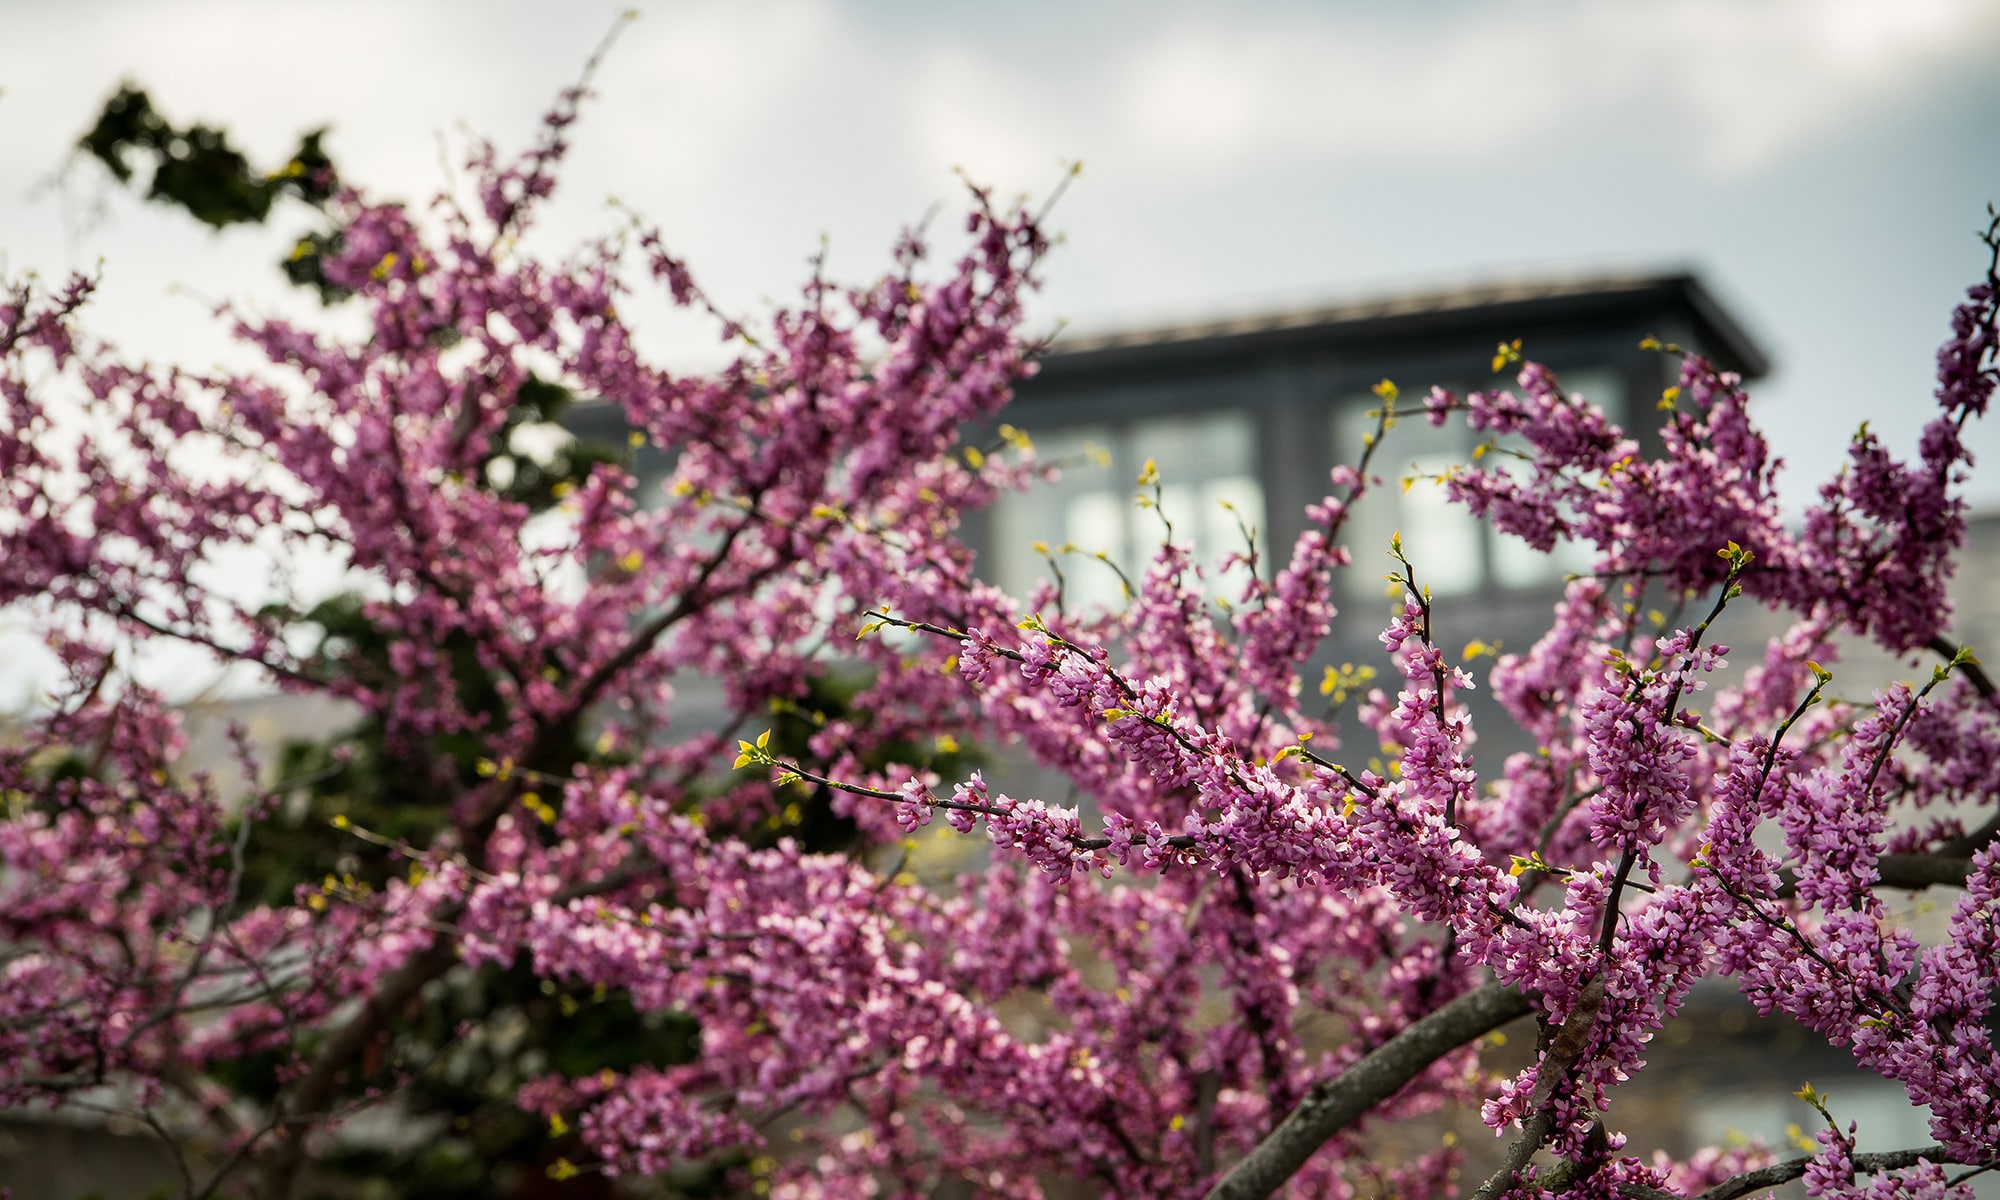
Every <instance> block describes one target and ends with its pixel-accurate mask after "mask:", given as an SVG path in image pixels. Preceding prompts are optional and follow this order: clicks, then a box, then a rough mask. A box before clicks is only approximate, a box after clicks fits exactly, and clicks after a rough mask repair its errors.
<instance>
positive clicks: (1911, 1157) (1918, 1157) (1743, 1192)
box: [1623, 1146, 1959, 1200]
mask: <svg viewBox="0 0 2000 1200" xmlns="http://www.w3.org/2000/svg"><path fill="white" fill-rule="evenodd" d="M1853 1157H1854V1170H1855V1171H1856V1173H1858V1174H1864V1175H1873V1174H1876V1173H1878V1172H1881V1171H1895V1170H1900V1169H1902V1168H1904V1167H1914V1166H1916V1165H1917V1164H1918V1163H1920V1162H1934V1163H1940V1164H1942V1163H1955V1162H1958V1161H1959V1160H1958V1158H1957V1157H1956V1156H1955V1155H1953V1154H1952V1152H1951V1151H1949V1150H1947V1149H1945V1148H1944V1147H1943V1146H1925V1147H1923V1148H1922V1149H1920V1150H1890V1151H1887V1152H1884V1153H1881V1154H1856V1155H1854V1156H1853ZM1812 1161H1813V1156H1811V1155H1806V1156H1804V1157H1801V1158H1788V1159H1786V1160H1785V1161H1784V1162H1779V1163H1772V1164H1771V1165H1770V1166H1768V1167H1760V1168H1758V1169H1757V1170H1755V1171H1745V1172H1744V1173H1743V1174H1741V1175H1738V1176H1736V1177H1735V1178H1734V1179H1726V1180H1724V1181H1722V1182H1721V1183H1718V1184H1716V1185H1715V1186H1714V1187H1712V1188H1710V1189H1708V1190H1707V1191H1705V1192H1702V1193H1701V1194H1700V1195H1698V1196H1695V1197H1694V1198H1693V1200H1737V1197H1739V1196H1747V1195H1749V1194H1750V1193H1751V1192H1757V1191H1762V1190H1763V1189H1765V1188H1771V1187H1777V1186H1778V1185H1779V1184H1781V1183H1790V1182H1791V1181H1792V1180H1794V1179H1797V1178H1798V1177H1799V1176H1801V1175H1804V1174H1805V1173H1806V1167H1807V1166H1808V1165H1810V1164H1811V1163H1812ZM1623 1191H1624V1193H1625V1194H1626V1195H1627V1196H1629V1197H1631V1198H1632V1200H1662V1198H1666V1197H1672V1196H1673V1193H1672V1192H1662V1191H1659V1190H1658V1189H1656V1188H1641V1187H1631V1186H1628V1187H1626V1188H1624V1189H1623Z"/></svg>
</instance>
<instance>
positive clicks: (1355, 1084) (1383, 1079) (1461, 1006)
mask: <svg viewBox="0 0 2000 1200" xmlns="http://www.w3.org/2000/svg"><path fill="white" fill-rule="evenodd" d="M1530 1011H1531V1008H1530V1006H1529V1004H1528V1000H1527V998H1526V997H1525V996H1523V995H1521V993H1519V992H1517V991H1515V990H1514V989H1513V988H1511V987H1506V986H1504V985H1501V984H1497V983H1491V984H1487V985H1486V986H1485V987H1482V988H1480V989H1478V990H1477V991H1471V992H1467V993H1465V994H1464V995H1463V996H1460V997H1458V998H1457V999H1456V1000H1453V1001H1451V1002H1450V1003H1448V1004H1446V1005H1445V1006H1444V1007H1442V1008H1440V1009H1438V1010H1437V1011H1436V1012H1433V1013H1431V1014H1430V1015H1429V1016H1427V1017H1424V1018H1423V1019H1422V1020H1419V1021H1417V1022H1416V1023H1414V1024H1412V1025H1411V1026H1410V1027H1409V1028H1408V1029H1405V1030H1403V1032H1401V1033H1399V1034H1397V1035H1396V1036H1395V1037H1392V1038H1390V1039H1389V1040H1388V1041H1386V1042H1384V1043H1382V1045H1381V1046H1379V1047H1378V1048H1376V1049H1375V1050H1374V1051H1373V1052H1371V1053H1370V1054H1369V1055H1368V1056H1367V1057H1365V1058H1363V1059H1362V1060H1361V1061H1360V1062H1357V1063H1355V1064H1354V1065H1353V1066H1352V1067H1350V1068H1348V1070H1347V1072H1346V1073H1345V1074H1343V1075H1341V1076H1340V1078H1338V1079H1331V1080H1323V1081H1321V1082H1320V1083H1317V1084H1315V1085H1313V1089H1312V1090H1311V1091H1310V1092H1308V1093H1306V1098H1305V1099H1304V1100H1302V1101H1300V1102H1299V1106H1298V1107H1297V1108H1295V1109H1293V1110H1292V1112H1291V1115H1289V1116H1287V1117H1286V1118H1285V1119H1284V1120H1283V1121H1282V1122H1280V1123H1279V1125H1278V1127H1277V1128H1276V1129H1274V1130H1272V1131H1271V1133H1270V1135H1269V1136H1268V1137H1266V1138H1265V1139H1264V1140H1263V1141H1262V1142H1260V1143H1258V1145H1257V1148H1256V1149H1254V1150H1252V1151H1251V1152H1250V1153H1249V1154H1248V1155H1245V1156H1244V1158H1243V1160H1242V1161H1241V1162H1238V1163H1237V1164H1236V1166H1235V1167H1233V1168H1231V1169H1230V1172H1229V1174H1227V1175H1225V1176H1223V1178H1222V1180H1221V1181H1220V1182H1219V1183H1217V1184H1216V1185H1215V1187H1213V1188H1212V1189H1210V1190H1209V1193H1208V1200H1263V1197H1266V1196H1269V1195H1271V1194H1272V1193H1273V1192H1275V1191H1277V1190H1278V1189H1279V1188H1280V1187H1282V1186H1284V1183H1285V1181H1286V1180H1287V1179H1290V1178H1291V1177H1292V1176H1293V1175H1294V1174H1296V1173H1297V1172H1298V1169H1299V1168H1300V1167H1302V1166H1304V1165H1305V1164H1306V1160H1307V1159H1309V1158H1311V1157H1312V1156H1313V1154H1314V1153H1315V1152H1317V1151H1318V1150H1319V1148H1320V1147H1321V1146H1323V1145H1325V1144H1326V1142H1327V1139H1329V1138H1331V1137H1333V1136H1334V1135H1335V1134H1337V1133H1339V1132H1340V1131H1341V1130H1343V1129H1346V1128H1347V1127H1349V1126H1350V1125H1353V1124H1354V1123H1355V1122H1356V1121H1359V1120H1360V1119H1361V1118H1362V1116H1364V1115H1365V1114H1366V1113H1367V1112H1368V1110H1369V1109H1371V1108H1373V1107H1375V1106H1376V1105H1377V1104H1380V1103H1381V1102H1382V1101H1384V1100H1387V1099H1388V1098H1389V1097H1391V1096H1393V1095H1395V1094H1396V1093H1397V1092H1399V1091H1401V1090H1402V1088H1403V1086H1404V1085H1405V1084H1407V1083H1409V1082H1410V1080H1412V1079H1414V1078H1416V1077H1417V1075H1419V1074H1420V1073H1422V1071H1423V1070H1424V1068H1426V1067H1428V1066H1430V1065H1431V1064H1432V1063H1434V1062H1436V1061H1437V1060H1438V1059H1440V1058H1442V1057H1444V1056H1445V1055H1447V1054H1449V1053H1451V1052H1452V1051H1453V1050H1456V1049H1457V1048H1458V1047H1460V1046H1463V1045H1465V1044H1466V1043H1467V1042H1470V1041H1472V1040H1473V1039H1475V1038H1480V1037H1484V1036H1485V1035H1487V1034H1489V1033H1491V1032H1493V1031H1494V1030H1495V1029H1498V1028H1499V1027H1500V1026H1502V1025H1505V1024H1506V1023H1507V1022H1509V1021H1512V1020H1514V1019H1515V1018H1517V1017H1524V1016H1527V1015H1528V1013H1529V1012H1530Z"/></svg>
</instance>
